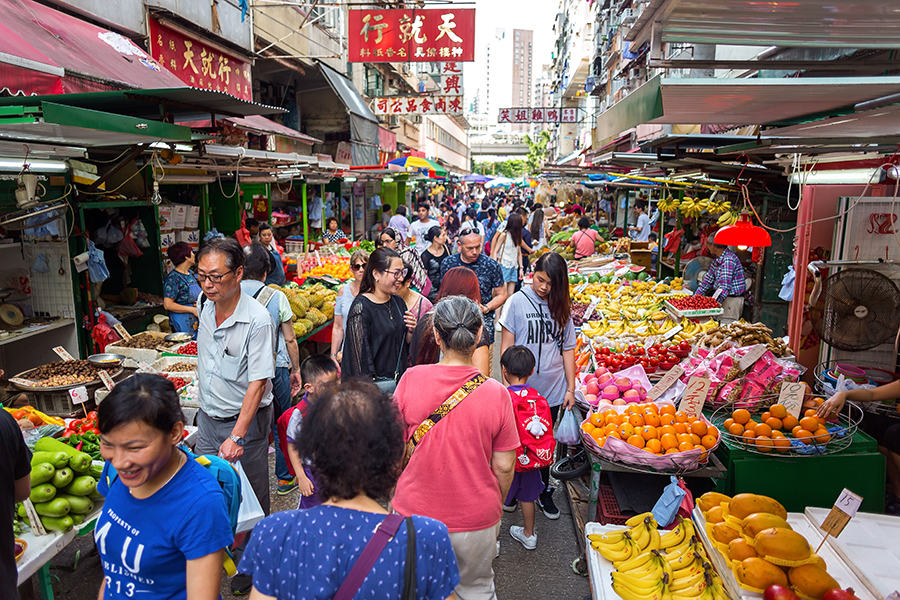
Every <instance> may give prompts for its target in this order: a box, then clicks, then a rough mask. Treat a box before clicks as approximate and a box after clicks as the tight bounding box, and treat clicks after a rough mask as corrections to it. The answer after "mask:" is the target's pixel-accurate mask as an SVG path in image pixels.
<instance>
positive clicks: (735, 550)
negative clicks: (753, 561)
mask: <svg viewBox="0 0 900 600" xmlns="http://www.w3.org/2000/svg"><path fill="white" fill-rule="evenodd" d="M757 556H759V555H758V554H757V553H756V550H754V549H753V546H751V545H750V544H748V543H747V540H745V539H744V538H735V539H733V540H731V541H730V542H728V558H730V559H731V560H736V561H738V562H740V561H742V560H744V559H747V558H756V557H757Z"/></svg>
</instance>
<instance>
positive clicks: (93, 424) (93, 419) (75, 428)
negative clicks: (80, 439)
mask: <svg viewBox="0 0 900 600" xmlns="http://www.w3.org/2000/svg"><path fill="white" fill-rule="evenodd" d="M83 433H93V434H94V435H100V430H99V429H97V411H96V410H92V411H91V412H89V413H88V414H87V416H86V417H85V418H83V419H72V420H71V421H69V422H68V423H67V424H66V430H65V431H64V432H63V434H62V437H69V436H71V435H80V434H83Z"/></svg>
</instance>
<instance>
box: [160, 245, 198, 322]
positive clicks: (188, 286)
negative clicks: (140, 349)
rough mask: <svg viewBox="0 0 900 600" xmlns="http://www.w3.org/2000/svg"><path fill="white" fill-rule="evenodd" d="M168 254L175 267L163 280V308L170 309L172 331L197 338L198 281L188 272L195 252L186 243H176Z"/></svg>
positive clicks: (192, 263) (192, 264)
mask: <svg viewBox="0 0 900 600" xmlns="http://www.w3.org/2000/svg"><path fill="white" fill-rule="evenodd" d="M167 255H168V257H169V260H170V261H172V264H173V265H175V270H174V271H172V272H171V273H169V274H168V275H166V278H165V279H164V280H163V308H165V309H166V310H167V311H169V325H170V326H171V327H172V331H183V332H185V333H190V334H191V335H192V336H193V337H194V338H196V337H197V307H196V304H197V298H199V297H200V284H199V283H197V280H196V279H194V276H193V274H191V268H192V267H193V266H194V251H193V249H192V248H191V247H190V246H189V245H188V244H187V243H185V242H177V243H176V244H173V245H172V246H170V247H169V250H168V252H167Z"/></svg>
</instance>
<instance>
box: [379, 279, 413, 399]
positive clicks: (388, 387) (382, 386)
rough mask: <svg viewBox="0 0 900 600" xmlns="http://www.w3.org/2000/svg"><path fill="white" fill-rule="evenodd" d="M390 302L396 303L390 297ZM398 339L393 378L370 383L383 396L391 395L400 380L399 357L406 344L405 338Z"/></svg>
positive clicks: (389, 308)
mask: <svg viewBox="0 0 900 600" xmlns="http://www.w3.org/2000/svg"><path fill="white" fill-rule="evenodd" d="M390 301H391V302H396V298H395V297H394V296H391V300H390ZM388 310H391V311H393V310H394V309H393V308H391V307H388ZM400 317H401V318H402V317H403V310H402V309H401V310H400ZM403 335H404V338H401V339H400V349H399V350H397V366H396V367H394V376H393V377H376V378H375V379H374V380H373V381H372V383H374V384H375V385H376V386H378V389H379V390H381V391H382V392H384V393H385V394H393V393H394V390H396V389H397V381H398V380H399V379H400V357H402V356H403V344H405V343H406V339H405V336H406V334H403Z"/></svg>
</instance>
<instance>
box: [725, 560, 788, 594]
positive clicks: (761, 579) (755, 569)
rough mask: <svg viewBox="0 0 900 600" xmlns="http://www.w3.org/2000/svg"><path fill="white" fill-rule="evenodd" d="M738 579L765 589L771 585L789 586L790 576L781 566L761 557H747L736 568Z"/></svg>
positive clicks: (751, 585) (754, 586)
mask: <svg viewBox="0 0 900 600" xmlns="http://www.w3.org/2000/svg"><path fill="white" fill-rule="evenodd" d="M735 573H736V575H737V578H738V581H739V582H741V583H743V584H744V585H748V586H750V587H753V588H757V589H760V590H764V589H766V588H767V587H769V586H770V585H781V586H784V587H787V584H788V578H787V575H785V574H784V570H783V569H782V568H781V567H778V566H776V565H773V564H772V563H770V562H768V561H765V560H763V559H761V558H745V559H744V560H742V561H741V562H740V564H739V565H737V567H736V568H735Z"/></svg>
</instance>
